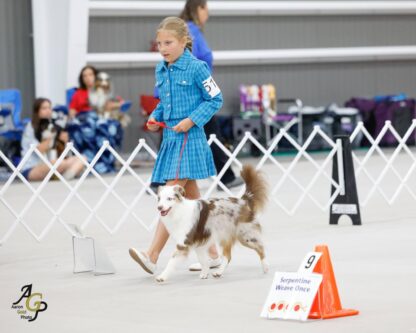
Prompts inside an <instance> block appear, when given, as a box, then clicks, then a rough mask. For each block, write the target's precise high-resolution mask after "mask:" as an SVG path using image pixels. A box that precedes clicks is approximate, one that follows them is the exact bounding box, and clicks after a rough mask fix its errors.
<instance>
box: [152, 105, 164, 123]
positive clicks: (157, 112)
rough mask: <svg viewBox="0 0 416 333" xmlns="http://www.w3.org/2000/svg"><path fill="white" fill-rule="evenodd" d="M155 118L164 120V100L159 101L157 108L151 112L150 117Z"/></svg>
mask: <svg viewBox="0 0 416 333" xmlns="http://www.w3.org/2000/svg"><path fill="white" fill-rule="evenodd" d="M150 118H153V119H155V120H156V121H162V120H163V105H162V102H159V104H158V105H157V106H156V109H154V110H153V112H152V113H151V114H150V116H149V119H150Z"/></svg>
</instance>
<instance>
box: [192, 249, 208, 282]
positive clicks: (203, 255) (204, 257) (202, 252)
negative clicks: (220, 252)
mask: <svg viewBox="0 0 416 333" xmlns="http://www.w3.org/2000/svg"><path fill="white" fill-rule="evenodd" d="M195 252H196V255H197V257H198V260H199V263H200V264H201V273H200V274H199V278H200V279H208V274H209V261H208V260H209V257H208V249H207V248H206V247H205V246H204V247H197V248H196V249H195Z"/></svg>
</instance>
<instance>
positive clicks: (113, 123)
mask: <svg viewBox="0 0 416 333" xmlns="http://www.w3.org/2000/svg"><path fill="white" fill-rule="evenodd" d="M98 75H99V72H98V71H97V69H96V68H95V67H93V66H89V65H88V66H85V67H84V68H82V70H81V72H80V75H79V88H78V89H77V90H76V91H75V93H74V95H73V96H72V99H71V101H70V104H69V115H70V119H72V121H71V125H70V126H69V133H70V136H71V139H72V140H73V141H74V144H75V148H76V149H77V150H78V151H79V152H80V153H82V154H84V155H85V156H86V157H87V159H88V161H89V162H91V161H92V160H93V158H94V157H95V155H96V154H97V152H98V151H99V149H100V148H101V146H102V145H103V143H104V141H109V143H110V146H112V147H113V148H120V147H121V143H122V138H123V129H122V126H121V123H120V121H119V120H118V119H112V117H105V116H104V115H103V114H101V113H100V112H101V109H100V107H99V106H98V105H94V103H91V102H92V101H93V102H95V101H97V98H96V97H97V90H96V83H97V76H98ZM121 107H122V102H121V101H115V100H112V99H109V100H107V101H106V102H105V109H106V110H112V111H114V110H120V108H121ZM114 162H115V158H114V156H113V155H112V154H111V153H110V152H109V151H108V150H106V151H105V152H104V153H103V154H102V155H101V157H100V159H99V160H98V162H97V163H96V164H95V165H94V168H95V170H97V171H98V172H99V173H106V172H112V171H114V169H115V168H114Z"/></svg>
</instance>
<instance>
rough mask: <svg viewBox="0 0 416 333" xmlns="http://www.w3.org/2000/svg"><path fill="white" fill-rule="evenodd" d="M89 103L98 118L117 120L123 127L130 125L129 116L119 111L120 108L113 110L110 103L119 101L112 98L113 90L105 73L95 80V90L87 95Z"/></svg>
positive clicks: (99, 74) (108, 76) (101, 73)
mask: <svg viewBox="0 0 416 333" xmlns="http://www.w3.org/2000/svg"><path fill="white" fill-rule="evenodd" d="M88 97H89V102H90V105H91V107H92V108H93V109H95V110H96V111H97V113H98V115H99V116H101V117H103V118H105V119H115V120H118V121H119V122H120V123H121V125H122V126H123V127H127V125H128V124H130V121H131V119H130V116H128V115H127V114H125V113H123V112H121V111H120V108H114V106H112V105H111V104H113V105H114V103H111V102H118V103H121V101H120V100H119V99H117V98H114V96H113V89H112V84H111V78H110V75H108V74H107V73H106V72H99V73H98V74H97V77H96V80H95V89H94V90H91V91H89V93H88Z"/></svg>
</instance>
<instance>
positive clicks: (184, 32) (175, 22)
mask: <svg viewBox="0 0 416 333" xmlns="http://www.w3.org/2000/svg"><path fill="white" fill-rule="evenodd" d="M161 30H167V31H171V32H173V33H174V34H175V35H176V37H177V38H178V39H179V40H181V39H182V38H186V45H185V47H186V48H187V49H188V50H189V51H191V52H192V38H191V36H190V35H189V30H188V25H187V24H186V22H185V21H184V20H182V19H181V18H179V17H175V16H170V17H167V18H165V19H164V20H163V21H162V22H160V24H159V27H158V28H157V31H156V34H158V33H159V32H160V31H161Z"/></svg>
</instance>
